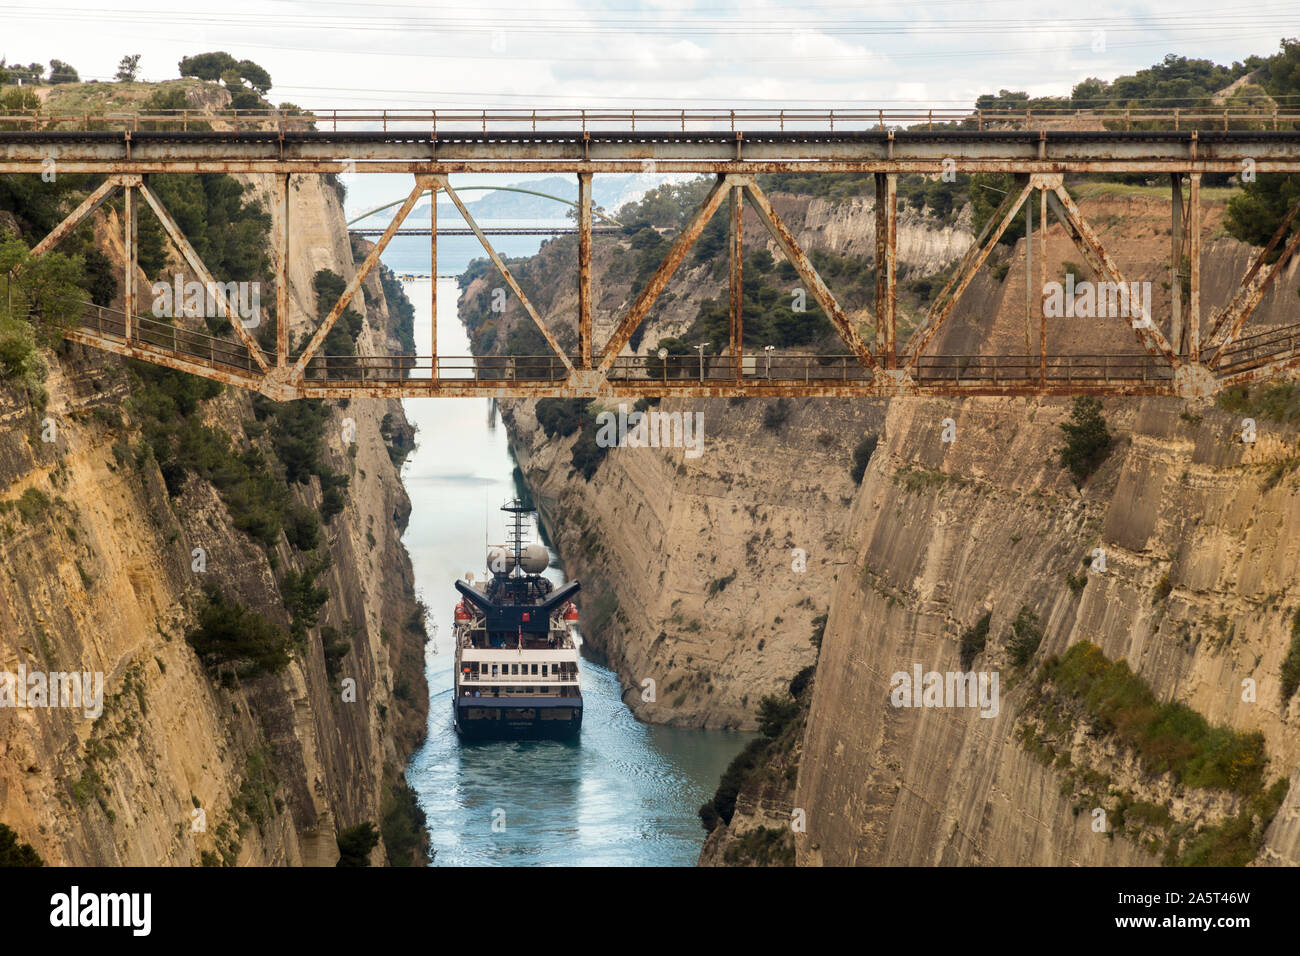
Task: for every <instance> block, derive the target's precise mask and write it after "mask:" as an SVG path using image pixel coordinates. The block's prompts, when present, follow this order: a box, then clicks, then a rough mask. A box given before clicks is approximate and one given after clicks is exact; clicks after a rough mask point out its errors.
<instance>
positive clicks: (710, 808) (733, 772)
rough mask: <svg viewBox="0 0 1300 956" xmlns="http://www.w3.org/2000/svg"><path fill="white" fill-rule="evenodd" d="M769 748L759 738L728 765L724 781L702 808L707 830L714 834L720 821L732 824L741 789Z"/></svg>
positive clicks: (701, 816) (702, 818)
mask: <svg viewBox="0 0 1300 956" xmlns="http://www.w3.org/2000/svg"><path fill="white" fill-rule="evenodd" d="M767 746H768V741H767V739H766V738H764V737H757V738H755V739H754V740H751V741H750V742H749V743H748V744H746V745H745V749H743V750H742V751H741V752H740V753H738V754H736V756H735V758H733V759H732V761H731V763H729V764H728V765H727V769H726V770H724V771H723V773H722V779H721V780H719V781H718V789H717V791H716V792H715V793H714V794H713V799H711V800H709V801H708V802H707V803H705V804H704V805H703V806H701V807H700V811H699V812H700V822H701V823H702V824H703V825H704V829H705V830H707V831H708V832H710V833H712V832H713V830H714V828H715V827H717V825H718V823H719V821H721V822H722V823H730V822H731V817H732V815H733V814H734V813H735V812H736V797H737V796H738V795H739V794H740V788H741V786H742V785H743V784H744V782H745V778H746V777H747V776H748V775H749V773H750V771H751V770H753V769H754V768H755V767H756V766H758V761H759V759H760V758H761V757H762V756H763V754H765V753H766V752H767Z"/></svg>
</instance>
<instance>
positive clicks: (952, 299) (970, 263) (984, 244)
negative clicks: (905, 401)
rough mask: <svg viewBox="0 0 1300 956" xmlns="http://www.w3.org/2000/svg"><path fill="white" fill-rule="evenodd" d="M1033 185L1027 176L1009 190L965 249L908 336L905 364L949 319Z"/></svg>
mask: <svg viewBox="0 0 1300 956" xmlns="http://www.w3.org/2000/svg"><path fill="white" fill-rule="evenodd" d="M1033 188H1034V187H1033V180H1029V179H1027V180H1026V181H1025V182H1024V183H1023V185H1022V186H1021V188H1020V191H1019V192H1008V193H1007V194H1006V196H1005V197H1003V199H1002V202H1001V203H1000V204H999V205H998V208H997V211H996V212H994V214H993V216H992V217H990V219H989V221H988V222H986V223H985V224H984V228H983V230H981V232H980V237H979V238H978V239H977V240H976V241H975V243H974V244H973V245H972V246H971V247H970V248H969V249H967V250H966V254H965V255H964V256H962V260H961V263H960V265H958V266H957V271H956V272H954V273H953V274H952V276H951V278H949V279H948V282H947V283H946V284H945V285H944V287H943V289H942V290H941V291H940V292H939V295H938V297H937V298H936V299H935V300H934V304H933V305H931V306H930V311H929V314H928V315H927V316H926V320H925V322H923V323H922V324H921V326H920V328H918V329H917V330H916V331H915V332H913V333H912V336H911V338H910V339H908V342H907V348H906V352H907V360H906V362H905V363H904V368H906V369H908V370H909V371H910V370H911V369H912V368H914V367H915V366H916V361H917V359H919V358H920V357H921V353H922V352H923V351H924V350H925V347H926V346H927V345H929V344H930V340H931V339H933V338H934V336H935V334H936V333H937V332H938V331H939V329H940V328H941V327H942V326H943V324H944V323H945V322H947V321H948V318H949V316H951V315H952V311H953V308H954V307H955V306H956V305H957V300H958V299H960V298H961V294H962V293H963V292H965V291H966V287H967V286H968V285H970V283H971V280H972V279H974V278H975V273H976V272H978V271H979V269H980V267H981V266H982V265H984V260H985V259H987V258H988V257H989V253H991V252H992V251H993V248H994V246H996V245H997V243H998V240H999V239H1001V238H1002V234H1003V233H1004V232H1006V231H1007V229H1008V228H1009V227H1010V225H1011V221H1012V220H1013V219H1015V218H1016V213H1018V212H1020V207H1021V206H1023V205H1024V204H1025V200H1026V199H1028V198H1029V193H1030V192H1031V191H1032V190H1033Z"/></svg>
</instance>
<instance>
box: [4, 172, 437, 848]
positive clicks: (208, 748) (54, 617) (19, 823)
mask: <svg viewBox="0 0 1300 956" xmlns="http://www.w3.org/2000/svg"><path fill="white" fill-rule="evenodd" d="M253 186H254V190H253V192H252V193H250V196H262V195H264V194H265V192H266V190H267V189H268V188H269V184H265V183H259V182H253ZM291 202H292V208H291V222H292V224H293V237H294V239H293V241H294V243H295V247H296V248H295V263H294V268H293V269H292V270H291V273H290V280H291V289H290V294H291V297H292V300H293V305H294V307H293V311H292V313H291V315H292V316H293V322H294V326H295V328H296V329H297V331H298V332H301V331H303V330H305V329H306V327H307V326H306V319H305V317H306V316H308V315H315V314H316V302H315V294H314V292H313V290H312V286H311V279H312V276H313V274H314V272H315V270H317V269H321V268H328V269H331V270H333V271H335V272H337V273H339V274H341V275H342V276H343V277H344V278H348V277H350V276H351V275H352V274H353V271H354V264H353V263H354V259H353V252H352V249H351V248H350V247H349V244H348V240H347V234H346V230H345V228H344V217H343V213H342V208H341V205H340V202H339V199H338V196H337V194H336V191H335V189H334V188H333V187H332V186H330V185H328V184H325V183H322V182H321V181H320V180H319V179H318V178H316V177H296V178H295V180H294V185H293V189H292V199H291ZM97 233H98V235H99V236H100V237H101V242H100V245H101V247H102V248H104V249H105V250H106V251H107V252H108V253H109V254H110V256H111V257H112V258H113V259H114V261H115V262H118V263H120V261H121V248H120V243H117V242H116V241H115V239H114V237H116V236H118V235H120V226H119V223H118V221H117V219H116V215H115V213H114V212H113V211H112V209H111V208H109V207H106V208H105V209H104V210H103V212H102V215H101V217H100V220H99V222H98V223H97ZM140 283H141V289H142V290H146V289H147V288H148V284H147V283H146V282H145V277H144V276H143V275H141V277H140ZM366 289H367V292H366V295H365V296H364V301H363V297H362V296H361V295H358V297H357V301H356V302H355V303H354V307H355V308H357V309H358V310H359V311H361V312H362V313H363V315H364V327H363V330H362V333H361V344H362V347H365V346H366V345H368V344H370V343H379V344H381V345H382V343H384V342H386V341H387V340H388V338H389V337H390V336H391V335H392V334H393V327H394V324H395V319H394V317H393V316H392V315H390V313H389V308H388V303H387V302H386V300H385V297H384V292H383V289H382V287H381V284H380V282H379V280H378V278H377V277H372V278H371V279H370V280H368V282H367V284H366ZM273 300H274V296H273V294H272V295H266V294H264V295H263V303H264V304H265V303H267V302H268V301H273ZM118 304H119V306H120V294H119V297H118ZM295 334H297V333H295ZM50 363H51V375H50V378H49V380H48V382H47V388H48V390H49V396H50V397H49V403H48V406H47V407H46V408H45V409H44V410H43V411H37V410H35V409H33V408H32V407H30V405H29V403H28V402H27V399H26V397H25V396H23V395H20V394H18V393H17V391H16V390H15V389H13V388H8V387H3V388H0V507H2V508H3V513H0V670H7V671H11V672H12V671H14V670H15V669H16V668H17V666H18V665H19V664H23V665H24V666H26V667H27V668H29V669H32V668H43V669H47V670H73V669H75V670H78V671H92V672H94V671H101V672H102V673H103V674H104V682H105V695H104V709H103V714H102V716H101V717H99V719H97V720H91V719H86V718H83V716H82V715H81V713H80V712H79V711H78V712H74V711H70V710H64V709H57V710H56V709H11V708H4V709H0V821H3V822H4V823H6V824H8V825H9V826H11V827H12V828H13V829H14V830H16V831H17V833H18V835H19V837H20V838H21V839H22V840H23V841H25V842H28V843H30V844H31V845H32V846H33V847H34V848H35V849H36V850H37V851H38V852H39V853H40V854H41V856H42V857H43V858H44V859H45V860H46V862H47V863H50V864H91V865H116V864H146V865H194V864H198V863H200V862H203V863H205V864H208V863H226V864H241V865H243V864H277V865H284V864H288V865H298V864H302V865H332V864H333V863H334V862H335V861H336V860H337V859H338V857H339V849H338V846H337V843H336V838H337V836H338V834H339V833H340V832H341V831H343V830H344V829H345V828H349V827H354V826H356V825H358V824H362V823H365V822H372V823H374V824H375V825H376V826H377V827H379V828H381V829H382V831H383V834H384V836H385V837H387V836H389V835H390V834H398V833H400V832H401V831H402V828H403V822H404V812H405V810H404V808H406V807H407V806H409V803H410V801H409V798H408V795H407V792H406V790H405V784H404V781H403V780H402V769H403V767H404V764H405V758H406V756H407V755H408V754H409V753H410V752H411V750H412V749H413V748H414V747H415V746H416V745H417V744H418V742H419V740H420V739H421V738H422V735H423V732H424V714H425V710H426V706H427V702H426V693H425V683H424V674H423V640H424V638H423V617H422V609H421V608H419V606H418V605H417V603H416V601H415V598H414V592H413V584H412V572H411V567H410V563H409V560H408V558H407V556H406V553H405V550H404V548H403V546H402V543H401V540H400V538H401V533H402V529H403V528H404V526H405V522H406V516H407V515H408V513H409V510H410V503H409V501H408V499H407V497H406V494H405V491H404V490H403V488H402V485H401V482H400V478H399V474H398V468H397V465H396V464H395V462H394V459H393V457H391V456H390V454H389V445H388V442H387V441H386V440H385V437H384V436H383V435H381V424H382V420H383V419H384V418H385V417H386V416H392V418H391V419H390V420H389V422H390V425H389V428H388V429H384V430H385V431H387V432H388V433H389V434H391V433H392V430H393V429H394V428H396V429H399V430H401V429H404V428H406V426H405V423H404V419H403V417H402V409H401V406H400V403H398V402H395V401H393V402H381V401H371V400H364V401H356V402H353V403H351V404H348V403H335V404H334V405H333V406H332V407H330V408H329V409H328V420H327V422H326V424H325V427H324V439H325V448H324V453H323V457H324V459H325V461H326V462H328V464H329V465H330V466H331V467H332V468H333V469H334V470H335V471H336V472H339V473H341V474H344V475H347V476H348V478H349V486H348V490H347V495H346V497H347V501H346V505H345V507H344V508H343V510H342V512H341V513H340V514H338V515H337V516H335V517H334V518H333V520H332V521H331V522H330V523H329V524H327V525H326V526H325V527H324V529H323V541H322V543H321V545H320V546H319V547H318V548H317V549H315V551H313V552H311V553H300V552H298V551H297V550H296V549H294V548H291V547H290V546H289V545H288V544H287V543H286V542H285V540H284V538H283V536H281V537H280V539H279V544H278V545H277V546H275V547H274V548H271V549H269V550H267V549H264V548H263V547H262V546H261V545H259V544H258V543H256V542H255V541H254V540H253V539H252V538H251V537H250V536H249V535H248V534H246V533H245V532H243V531H240V530H238V529H237V528H236V527H235V526H234V523H233V519H232V514H231V509H230V508H229V507H228V506H227V504H226V503H224V502H223V499H222V497H221V495H220V494H218V491H217V490H216V488H214V486H213V485H212V484H210V483H209V482H207V481H204V480H201V479H200V478H198V477H197V476H192V477H190V478H189V480H188V481H186V482H185V483H184V485H183V487H182V490H181V492H180V493H179V494H177V495H175V496H172V495H169V492H168V488H167V485H166V483H165V481H164V478H163V475H162V474H161V473H160V471H159V468H158V465H157V463H156V461H154V459H153V458H152V456H151V455H148V454H146V453H145V452H144V451H143V448H144V446H143V442H142V441H141V440H140V439H141V435H140V431H139V429H140V426H141V424H142V419H141V415H140V413H139V412H138V411H137V410H135V409H134V408H133V406H132V405H131V402H130V398H131V394H132V391H133V389H134V388H137V387H138V381H137V380H134V379H133V378H132V377H131V375H129V374H128V373H127V372H126V370H125V369H124V367H123V365H122V363H121V361H120V360H118V359H117V358H115V357H111V356H105V355H103V354H100V353H96V352H93V351H91V350H88V349H83V348H81V347H78V346H71V347H65V348H63V349H61V350H60V352H59V354H58V355H57V356H54V355H51V356H50ZM201 415H202V419H203V422H204V424H206V425H209V426H211V427H212V428H215V429H217V430H219V431H220V432H223V433H225V434H227V435H229V436H231V437H232V439H233V440H234V443H235V447H236V448H237V449H238V448H241V447H250V446H253V447H263V448H266V447H267V442H268V441H269V440H270V439H271V438H273V437H274V436H273V435H270V436H268V435H267V433H266V425H265V423H262V422H260V421H259V420H258V415H257V414H256V412H255V410H254V409H253V405H252V396H250V395H248V394H246V393H243V392H239V391H236V390H234V389H229V388H228V389H226V390H225V391H224V392H223V393H222V394H221V395H220V396H219V397H217V398H215V399H211V400H208V401H207V402H204V403H203V404H202V410H201ZM269 421H270V422H271V427H272V428H273V429H274V428H275V422H276V419H275V418H271V419H269ZM51 423H52V424H53V428H54V431H53V433H54V434H55V435H56V436H57V438H56V440H55V441H53V442H50V443H47V442H43V441H42V437H41V436H42V430H43V428H45V427H46V426H48V425H49V424H51ZM258 426H261V427H258ZM354 433H355V440H353V434H354ZM268 467H270V466H268ZM291 494H292V495H293V497H294V498H295V500H297V501H299V502H300V503H301V504H302V505H305V506H307V507H308V508H311V509H313V510H314V509H315V508H317V507H318V506H319V505H320V503H321V499H322V489H321V487H320V483H319V481H318V480H317V479H315V478H312V479H311V480H310V481H309V482H308V483H307V484H305V485H294V486H292V488H291ZM196 549H202V558H201V560H200V558H199V553H198V551H197V550H196ZM322 555H327V556H328V558H329V559H330V560H329V562H328V564H329V566H328V568H326V569H325V570H324V571H323V572H321V573H320V576H319V577H318V578H317V579H316V586H317V587H321V588H324V589H325V591H326V592H327V596H326V598H325V601H324V604H323V606H322V607H321V608H320V610H319V622H318V623H319V626H317V627H312V628H310V629H309V630H308V631H307V636H306V639H305V641H304V642H303V644H302V645H301V646H299V647H298V648H296V649H295V651H294V653H293V657H292V660H291V662H290V663H289V665H288V666H287V667H285V668H284V669H283V670H281V671H279V672H278V673H274V674H269V675H266V676H261V677H257V678H254V679H248V680H234V681H226V682H222V683H218V682H216V681H214V679H213V677H212V675H210V674H209V673H208V672H206V671H205V669H204V667H203V666H202V665H201V664H200V661H199V659H198V658H197V657H196V655H195V653H194V651H193V650H192V648H191V647H190V645H189V644H188V643H187V641H186V633H187V631H189V630H190V629H192V628H193V626H194V624H195V611H196V608H197V607H198V606H199V604H200V603H201V593H202V589H203V587H204V586H205V585H212V584H215V585H218V586H219V587H220V588H221V589H222V590H223V591H225V592H226V594H227V596H230V597H233V598H235V599H237V600H238V601H239V602H240V603H242V604H244V605H245V606H247V607H248V608H249V609H250V610H251V611H253V612H256V613H258V614H261V615H262V616H263V617H265V618H266V619H267V620H268V621H270V622H271V623H272V624H274V625H277V626H280V627H285V628H287V627H288V626H289V613H288V611H287V609H286V603H287V602H286V594H285V593H284V592H285V588H284V581H285V578H286V574H287V573H288V572H291V571H295V570H300V569H303V568H305V567H307V566H308V565H309V564H312V563H319V558H320V557H321V556H322ZM325 626H329V627H333V628H335V630H336V631H337V632H339V633H341V634H343V635H344V636H345V637H346V638H347V640H348V641H349V642H350V647H349V648H348V649H347V650H346V651H345V652H344V653H343V654H342V656H341V661H339V662H338V664H337V672H336V673H335V674H331V673H329V671H328V669H327V663H326V654H325V650H326V649H325V648H324V647H323V643H322V637H321V627H325ZM330 650H331V654H332V655H334V657H335V659H337V657H338V655H339V648H338V647H333V648H331V649H330ZM332 663H333V661H331V664H332ZM353 690H354V693H353V692H352V691H353ZM405 823H406V824H407V826H406V829H407V830H408V831H409V830H410V826H409V824H410V820H409V818H405ZM408 836H409V833H408ZM418 845H419V841H418V840H417V841H416V843H415V844H414V846H412V845H410V844H409V842H407V841H405V840H404V841H403V845H402V846H401V847H394V848H391V856H393V857H394V858H396V862H408V860H407V858H408V857H409V858H410V859H411V860H414V859H415V858H416V856H415V854H416V852H418ZM389 849H390V848H388V847H386V846H385V844H384V841H383V840H382V839H381V841H380V843H379V845H378V846H377V847H376V848H375V850H374V851H373V852H372V853H371V859H372V861H373V862H375V863H383V862H385V860H387V859H388V858H389V856H390V853H388V852H386V851H388V850H389Z"/></svg>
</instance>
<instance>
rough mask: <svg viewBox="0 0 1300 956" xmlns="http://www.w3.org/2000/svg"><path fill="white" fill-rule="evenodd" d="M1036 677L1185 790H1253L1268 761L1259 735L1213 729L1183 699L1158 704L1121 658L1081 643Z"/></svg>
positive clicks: (1049, 663)
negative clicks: (1048, 682) (1047, 681)
mask: <svg viewBox="0 0 1300 956" xmlns="http://www.w3.org/2000/svg"><path fill="white" fill-rule="evenodd" d="M1042 675H1043V676H1045V677H1046V678H1048V679H1050V680H1052V681H1053V682H1054V683H1055V684H1056V686H1057V687H1058V688H1059V689H1060V690H1061V691H1062V692H1063V693H1065V694H1068V695H1070V696H1072V697H1074V698H1075V699H1077V700H1078V701H1079V702H1080V703H1081V704H1082V706H1083V708H1084V710H1085V711H1086V712H1087V713H1088V715H1089V716H1090V717H1091V718H1092V719H1093V720H1094V722H1095V723H1096V724H1097V725H1098V727H1099V729H1101V731H1102V732H1103V733H1113V734H1115V735H1116V736H1117V737H1119V738H1120V740H1122V741H1123V742H1124V743H1126V744H1128V745H1129V746H1132V747H1133V748H1135V749H1136V750H1137V751H1138V753H1139V755H1140V756H1141V757H1142V758H1143V761H1144V763H1145V764H1146V766H1147V767H1148V768H1149V769H1150V770H1151V771H1152V772H1154V773H1166V772H1169V773H1172V774H1173V775H1174V777H1175V778H1176V779H1177V780H1178V781H1179V782H1181V783H1183V784H1185V785H1187V786H1191V787H1208V788H1215V789H1221V790H1232V791H1235V792H1237V793H1243V794H1250V793H1253V792H1255V791H1256V790H1257V789H1258V788H1259V786H1260V784H1261V782H1262V780H1263V775H1264V768H1265V765H1266V764H1267V762H1268V758H1267V755H1266V754H1265V751H1264V736H1263V734H1260V733H1259V732H1251V733H1239V732H1237V731H1235V730H1233V729H1232V728H1231V727H1227V726H1211V725H1210V724H1209V722H1208V721H1206V719H1205V718H1204V717H1203V716H1201V715H1200V714H1198V713H1197V712H1196V711H1194V710H1192V709H1191V708H1190V707H1188V706H1187V705H1186V704H1183V703H1179V702H1177V701H1167V702H1164V703H1161V702H1160V701H1159V700H1158V699H1157V698H1156V696H1155V694H1154V693H1153V692H1152V691H1151V688H1150V687H1149V686H1148V685H1147V683H1146V682H1145V681H1144V680H1142V678H1140V677H1138V676H1137V675H1136V674H1134V673H1133V672H1132V671H1131V670H1129V667H1128V664H1126V663H1125V662H1124V661H1112V660H1110V659H1109V658H1107V657H1106V655H1105V654H1103V653H1102V651H1101V649H1100V648H1099V647H1097V646H1096V645H1095V644H1091V643H1089V642H1087V641H1081V642H1079V643H1078V644H1075V645H1074V646H1073V647H1071V648H1070V649H1069V650H1068V651H1067V652H1066V653H1065V654H1064V655H1063V656H1062V657H1061V658H1059V659H1053V660H1051V661H1049V662H1048V663H1046V664H1044V665H1043V670H1042Z"/></svg>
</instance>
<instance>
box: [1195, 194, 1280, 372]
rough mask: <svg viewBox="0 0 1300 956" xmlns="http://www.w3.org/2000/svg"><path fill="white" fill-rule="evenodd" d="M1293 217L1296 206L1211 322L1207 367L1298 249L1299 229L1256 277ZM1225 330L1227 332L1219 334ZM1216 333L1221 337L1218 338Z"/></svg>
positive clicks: (1238, 333) (1218, 359) (1233, 336)
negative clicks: (1229, 300) (1212, 323)
mask: <svg viewBox="0 0 1300 956" xmlns="http://www.w3.org/2000/svg"><path fill="white" fill-rule="evenodd" d="M1297 215H1300V202H1297V203H1296V204H1295V205H1294V206H1292V207H1291V211H1290V212H1288V213H1287V214H1286V217H1285V218H1284V219H1283V220H1282V224H1281V225H1280V226H1278V229H1277V232H1275V233H1274V234H1273V238H1272V239H1270V240H1269V243H1268V245H1266V246H1265V247H1264V248H1263V249H1261V250H1260V251H1259V255H1257V256H1256V257H1255V261H1254V262H1253V263H1252V264H1251V267H1250V271H1249V272H1247V273H1246V276H1245V278H1243V279H1242V280H1241V285H1240V286H1239V287H1238V289H1237V294H1236V295H1234V296H1233V297H1232V301H1231V302H1229V303H1228V304H1227V305H1225V306H1224V307H1223V311H1222V312H1220V313H1219V314H1218V315H1217V316H1216V317H1215V319H1214V325H1213V326H1212V327H1211V329H1210V340H1209V342H1208V343H1207V345H1208V346H1209V347H1210V348H1214V349H1216V351H1215V353H1214V355H1213V357H1212V358H1211V359H1210V361H1209V362H1208V363H1207V364H1208V365H1210V366H1211V367H1213V366H1214V365H1215V364H1217V363H1218V362H1219V361H1220V360H1221V359H1222V357H1223V352H1224V349H1226V348H1227V347H1228V346H1229V345H1231V344H1232V342H1233V340H1234V339H1236V337H1237V336H1238V335H1240V334H1241V329H1242V326H1244V325H1245V324H1246V320H1247V319H1248V318H1250V314H1251V313H1252V312H1254V311H1255V307H1256V306H1257V305H1259V303H1260V302H1261V301H1262V300H1263V298H1264V293H1266V292H1268V289H1269V286H1271V285H1272V284H1273V280H1275V279H1276V278H1277V277H1278V275H1279V274H1280V273H1281V272H1282V269H1283V268H1285V266H1286V264H1287V262H1288V261H1289V260H1290V258H1291V256H1292V254H1294V252H1295V251H1296V248H1297V247H1300V229H1298V230H1296V234H1295V236H1294V237H1292V239H1291V241H1290V242H1289V243H1288V244H1287V247H1286V248H1285V249H1284V250H1282V254H1281V255H1280V256H1278V258H1277V261H1276V262H1274V263H1273V265H1272V266H1271V267H1270V268H1269V270H1268V271H1267V272H1266V273H1264V274H1263V275H1260V270H1261V269H1263V268H1264V265H1265V260H1266V259H1267V258H1268V256H1269V255H1270V254H1271V253H1272V252H1273V250H1274V249H1276V248H1277V246H1278V243H1280V242H1281V241H1282V240H1283V239H1284V238H1286V234H1287V230H1288V229H1290V228H1291V223H1292V222H1294V221H1295V218H1296V216H1297ZM1225 326H1226V329H1227V331H1223V330H1224V328H1225ZM1220 332H1222V333H1223V334H1222V335H1220Z"/></svg>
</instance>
